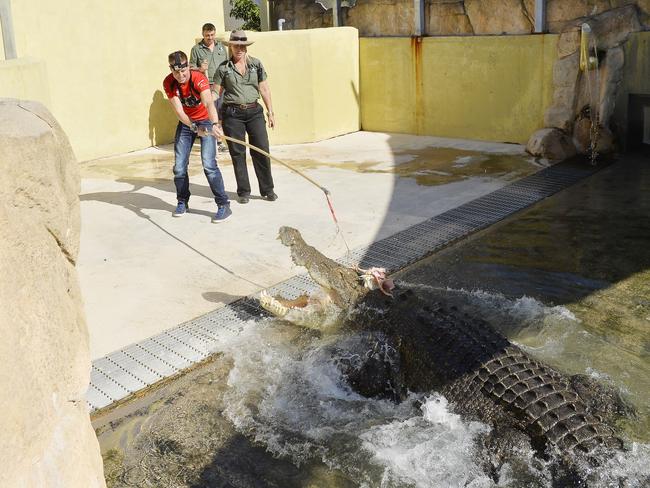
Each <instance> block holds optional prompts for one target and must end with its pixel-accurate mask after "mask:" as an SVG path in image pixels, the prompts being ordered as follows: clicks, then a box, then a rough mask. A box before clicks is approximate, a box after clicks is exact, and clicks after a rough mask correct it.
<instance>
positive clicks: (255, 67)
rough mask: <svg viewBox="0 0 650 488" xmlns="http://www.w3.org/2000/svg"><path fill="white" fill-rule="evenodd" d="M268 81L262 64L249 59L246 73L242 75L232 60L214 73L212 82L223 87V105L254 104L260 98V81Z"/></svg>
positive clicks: (254, 59)
mask: <svg viewBox="0 0 650 488" xmlns="http://www.w3.org/2000/svg"><path fill="white" fill-rule="evenodd" d="M264 80H266V71H264V66H262V62H261V61H260V60H259V59H257V58H253V57H252V56H249V57H248V63H247V65H246V73H244V75H243V76H242V75H240V74H239V72H238V71H237V69H236V68H235V65H234V64H233V62H232V61H231V60H228V61H224V62H223V63H221V64H220V65H219V67H218V68H217V71H216V72H215V73H214V78H213V79H211V80H210V81H211V82H213V83H214V84H215V85H220V86H222V87H223V103H224V104H226V105H229V104H237V105H239V104H242V103H253V102H256V101H257V99H258V98H260V85H259V83H260V81H264Z"/></svg>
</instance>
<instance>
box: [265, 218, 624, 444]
mask: <svg viewBox="0 0 650 488" xmlns="http://www.w3.org/2000/svg"><path fill="white" fill-rule="evenodd" d="M278 238H279V239H280V241H281V242H282V243H283V244H284V245H285V246H287V247H289V249H290V252H291V257H292V260H293V262H294V263H295V264H296V265H299V266H303V267H305V268H306V269H307V271H308V273H309V275H310V276H311V278H312V279H313V280H314V281H315V282H316V283H317V284H318V285H319V286H320V287H321V288H322V290H323V291H324V293H325V295H326V297H327V298H328V300H330V301H331V304H333V305H334V306H335V307H336V308H337V309H338V310H339V311H340V313H341V316H342V317H343V320H341V321H339V322H337V323H338V324H339V325H338V327H339V328H340V329H348V330H350V331H357V332H360V331H364V332H368V331H373V333H375V334H377V335H378V336H380V337H382V338H383V339H382V344H383V346H382V347H381V348H380V349H381V350H382V351H387V350H388V351H392V355H393V357H391V358H390V361H389V363H390V364H391V365H397V371H394V372H393V373H388V374H386V375H384V374H383V373H382V372H381V370H382V366H381V364H380V363H381V357H380V356H379V355H377V354H372V353H371V354H370V355H369V356H368V357H370V358H374V359H375V361H374V362H370V363H368V364H366V365H365V366H364V367H362V368H361V369H360V370H358V371H359V372H360V373H358V374H357V377H356V378H354V381H352V383H353V384H354V383H356V384H358V385H364V384H365V385H366V386H367V384H368V382H366V383H364V381H363V379H360V378H359V374H361V375H364V374H370V375H372V374H375V376H376V378H373V379H372V380H371V381H370V383H372V384H375V385H376V383H377V381H383V379H385V378H388V379H389V380H390V381H389V382H391V383H392V385H391V387H390V389H391V391H392V394H393V395H392V396H393V398H394V399H395V400H396V401H399V400H400V398H402V399H403V398H404V397H405V395H404V392H406V391H407V390H408V391H410V392H432V391H437V392H438V393H440V394H442V395H444V397H445V398H447V400H448V401H449V404H450V405H451V406H452V408H453V410H454V411H455V412H456V413H459V414H461V415H464V416H466V417H467V418H473V419H477V420H480V421H482V422H484V423H486V424H488V425H492V426H494V427H495V429H502V428H503V426H504V425H505V426H507V427H508V428H514V429H515V430H517V431H519V432H520V433H524V434H526V435H527V436H528V437H529V439H530V443H531V445H532V446H533V447H534V448H535V449H536V450H538V451H539V452H548V450H553V449H554V450H555V452H559V453H567V452H570V453H593V452H595V451H597V450H598V451H602V450H603V449H623V442H622V440H621V439H620V438H619V437H618V436H617V435H616V432H615V429H614V428H613V427H612V426H611V425H610V421H611V420H612V417H611V416H610V417H608V418H605V417H604V416H603V415H602V414H601V411H602V412H607V411H608V410H607V408H603V409H599V408H598V406H599V401H592V400H593V399H590V397H589V394H588V392H589V389H590V388H589V387H588V386H587V387H586V386H585V385H586V383H585V381H582V382H581V383H580V385H581V386H580V387H577V386H575V385H576V382H575V381H573V380H572V378H571V377H569V376H566V375H564V374H562V373H560V372H559V371H557V370H555V369H553V368H552V367H551V366H549V365H547V364H544V363H543V362H541V361H539V360H537V359H534V358H532V357H531V356H529V355H528V354H527V353H526V352H525V351H523V350H522V349H521V348H519V347H518V346H516V345H515V344H513V343H511V342H510V341H509V340H508V339H507V338H506V337H505V336H503V335H502V334H501V333H499V332H498V331H497V330H495V329H494V328H493V327H492V326H490V324H488V323H487V322H486V321H484V320H482V319H481V318H480V317H470V316H467V315H465V314H463V313H462V312H461V311H459V310H457V309H454V308H453V307H450V308H448V309H447V308H446V307H445V306H443V305H441V304H439V303H431V302H430V301H426V300H425V299H423V298H420V297H419V296H418V295H417V294H416V293H415V292H414V291H413V290H412V289H410V288H408V287H405V286H399V285H397V286H395V288H394V289H393V290H392V292H391V293H386V292H385V290H383V289H381V285H380V286H375V287H374V288H375V289H369V288H368V287H367V286H364V280H362V279H360V277H359V272H358V270H355V269H352V268H348V267H345V266H343V265H341V264H339V263H337V262H336V261H334V260H332V259H330V258H328V257H326V256H324V255H323V254H322V253H320V252H319V251H318V250H317V249H315V248H314V247H312V246H310V245H308V244H307V243H306V242H305V241H304V240H303V238H302V236H301V234H300V232H299V231H298V230H296V229H294V228H291V227H281V228H280V231H279V237H278ZM366 284H367V283H366ZM310 300H311V299H310V297H306V296H305V297H300V298H299V299H298V300H296V301H293V302H290V301H287V300H285V299H283V298H282V297H270V296H269V295H262V297H261V298H260V302H261V304H262V306H263V307H264V308H266V309H267V310H269V311H271V312H272V313H274V314H275V315H280V316H288V314H287V312H288V311H290V310H293V309H296V308H299V307H304V306H307V307H309V303H310ZM322 303H323V298H322V297H321V298H319V300H318V305H322ZM311 326H312V327H313V326H314V324H311ZM330 332H331V331H330ZM385 346H386V347H385ZM395 357H397V358H399V359H398V361H396V360H395ZM377 358H379V360H377ZM361 389H362V390H364V391H362V394H366V395H367V396H373V395H380V393H381V392H380V391H379V390H377V388H375V387H373V386H371V387H365V388H361ZM601 398H602V397H600V398H599V400H600V399H601ZM609 410H610V411H611V410H612V409H611V408H610V409H609ZM613 410H616V409H613Z"/></svg>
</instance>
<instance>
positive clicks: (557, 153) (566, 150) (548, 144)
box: [526, 128, 576, 161]
mask: <svg viewBox="0 0 650 488" xmlns="http://www.w3.org/2000/svg"><path fill="white" fill-rule="evenodd" d="M526 151H528V152H529V153H530V154H532V155H533V156H535V157H538V158H543V159H548V160H551V161H562V160H564V159H568V158H570V157H571V156H575V154H576V148H575V146H574V145H573V142H572V141H571V138H570V137H569V136H568V135H567V134H566V133H565V132H563V131H561V130H559V129H554V128H550V129H540V130H538V131H537V132H535V133H534V134H533V135H532V136H530V139H529V140H528V144H526Z"/></svg>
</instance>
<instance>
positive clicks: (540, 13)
mask: <svg viewBox="0 0 650 488" xmlns="http://www.w3.org/2000/svg"><path fill="white" fill-rule="evenodd" d="M535 32H537V33H542V32H546V0H535Z"/></svg>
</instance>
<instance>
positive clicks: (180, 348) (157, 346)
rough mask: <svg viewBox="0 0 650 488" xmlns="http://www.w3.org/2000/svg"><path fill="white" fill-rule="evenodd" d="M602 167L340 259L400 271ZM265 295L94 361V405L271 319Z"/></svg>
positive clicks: (544, 175)
mask: <svg viewBox="0 0 650 488" xmlns="http://www.w3.org/2000/svg"><path fill="white" fill-rule="evenodd" d="M598 169H600V168H594V167H586V166H577V165H575V164H571V163H562V164H558V165H555V166H552V167H549V168H545V169H544V170H542V171H540V172H538V173H536V174H534V175H531V176H528V177H526V178H523V179H521V180H519V181H517V182H515V183H512V184H510V185H507V186H505V187H503V188H501V189H499V190H496V191H494V192H492V193H489V194H487V195H485V196H482V197H480V198H477V199H475V200H472V201H471V202H468V203H466V204H464V205H461V206H459V207H457V208H454V209H452V210H449V211H447V212H445V213H442V214H440V215H437V216H435V217H433V218H431V219H429V220H425V221H424V222H421V223H419V224H416V225H414V226H412V227H409V228H408V229H405V230H403V231H401V232H398V233H396V234H394V235H392V236H390V237H387V238H385V239H382V240H380V241H377V242H374V243H372V244H370V245H369V246H365V247H362V248H358V249H355V250H353V251H352V252H351V253H350V254H349V255H346V256H345V257H343V258H341V259H339V260H338V262H340V263H341V264H344V265H348V266H353V265H358V266H361V267H364V268H365V267H370V266H381V267H384V268H387V269H388V270H389V271H391V272H394V271H397V270H399V269H401V268H403V267H404V266H407V265H409V264H412V263H414V262H416V261H419V260H420V259H422V258H424V257H426V256H428V255H430V254H432V253H434V252H436V251H437V250H439V249H441V248H442V247H444V246H447V245H449V244H451V243H452V242H454V241H456V240H458V239H461V238H463V237H466V236H468V235H470V234H472V233H474V232H477V231H479V230H481V229H484V228H486V227H488V226H490V225H492V224H495V223H497V222H499V221H500V220H503V219H504V218H506V217H508V216H510V215H512V214H514V213H515V212H518V211H520V210H523V209H525V208H527V207H529V206H530V205H532V204H534V203H536V202H538V201H540V200H542V199H544V198H546V197H549V196H551V195H553V194H554V193H556V192H558V191H560V190H562V189H564V188H567V187H569V186H571V185H573V184H574V183H576V182H577V181H580V180H581V179H583V178H585V177H587V176H589V175H591V174H593V173H595V172H596V171H597V170H598ZM317 289H318V285H317V284H316V283H315V282H314V281H313V280H312V279H311V278H310V277H309V276H308V275H306V274H301V275H296V276H293V277H291V278H289V279H288V280H285V281H283V282H281V283H278V284H277V285H274V286H272V287H270V288H268V289H267V291H268V292H269V293H270V294H272V295H274V294H282V295H283V296H286V297H288V298H295V297H297V296H299V295H302V294H304V293H312V292H314V291H315V290H317ZM258 296H259V293H256V294H254V295H252V296H250V297H246V298H242V299H240V300H238V301H236V302H233V303H231V304H229V305H226V306H225V307H223V308H220V309H218V310H215V311H213V312H210V313H208V314H206V315H204V316H202V317H199V318H197V319H194V320H192V321H189V322H185V323H183V324H180V325H178V326H177V327H174V328H171V329H169V330H166V331H164V332H162V333H160V334H158V335H156V336H153V337H150V338H149V339H146V340H144V341H141V342H138V343H136V344H132V345H130V346H127V347H125V348H123V349H120V350H119V351H115V352H113V353H111V354H109V355H108V356H105V357H103V358H100V359H96V360H95V361H93V364H92V371H91V375H90V387H89V388H88V392H87V394H86V401H87V402H88V406H89V408H90V410H91V411H93V410H97V409H100V408H103V407H106V406H108V405H110V404H112V403H113V402H116V401H118V400H121V399H123V398H125V397H127V396H129V395H131V394H132V393H135V392H137V391H138V390H141V389H142V388H145V387H147V386H150V385H153V384H154V383H156V382H158V381H160V380H161V379H163V378H166V377H168V376H171V375H173V374H175V373H178V372H179V371H181V370H182V369H184V368H187V367H188V366H190V365H192V364H195V363H197V362H199V361H201V360H203V359H205V358H206V357H208V356H209V355H210V354H212V352H213V351H215V349H216V346H217V344H218V343H219V342H220V341H222V340H224V339H228V338H229V337H233V336H235V335H237V334H239V332H240V331H241V330H242V329H243V326H244V324H245V323H246V322H248V321H250V320H258V319H260V318H261V317H265V316H268V314H267V313H266V312H265V311H264V310H263V309H261V308H260V307H259V305H258V302H257V297H258Z"/></svg>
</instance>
